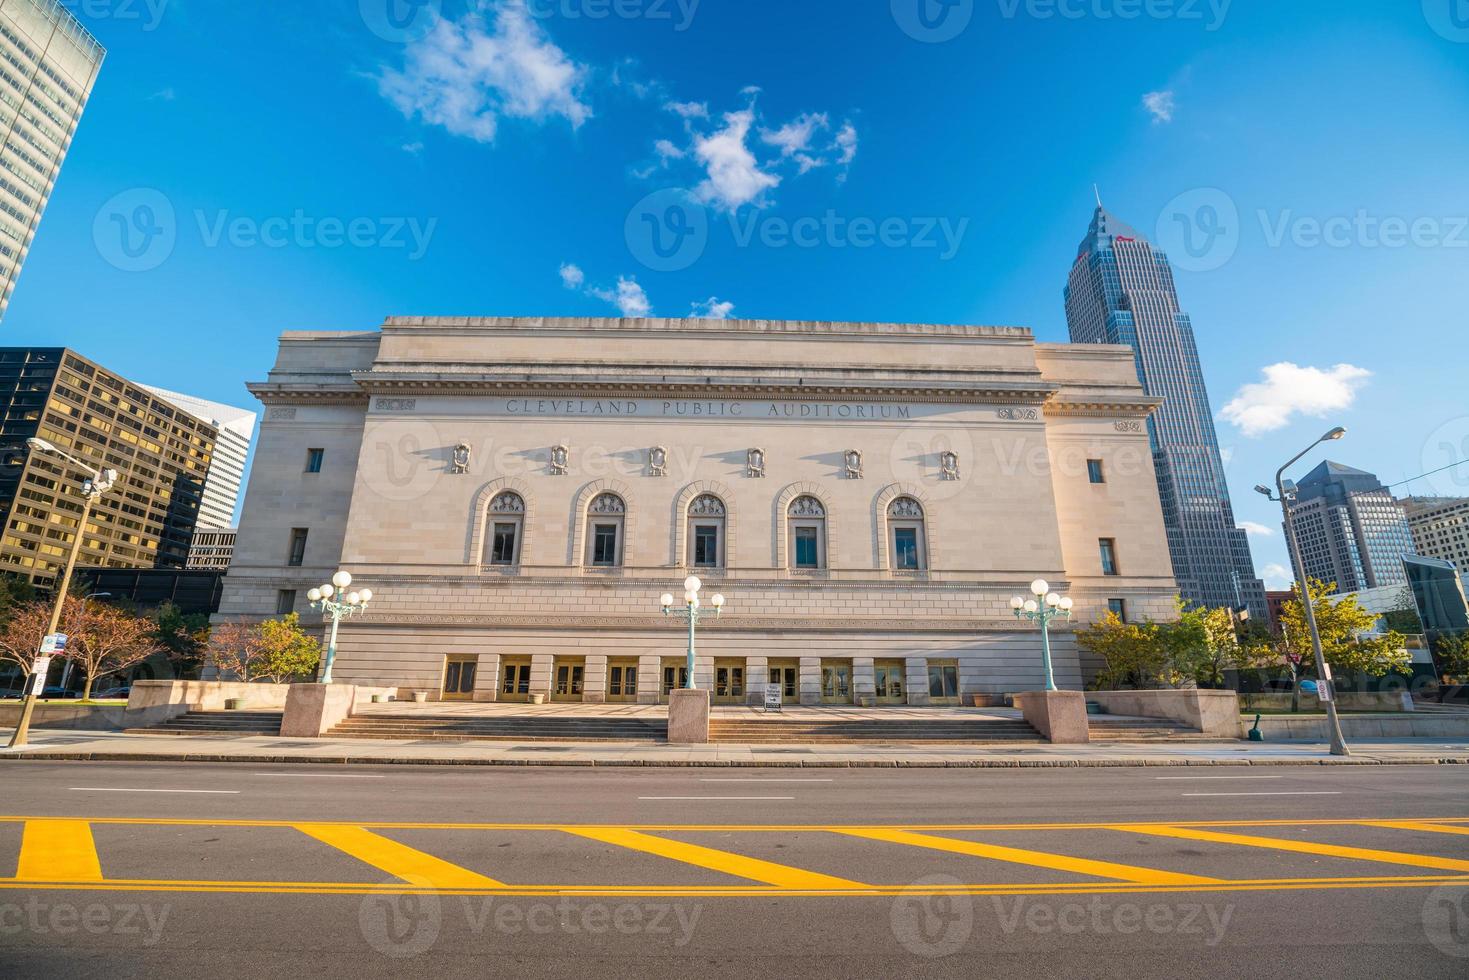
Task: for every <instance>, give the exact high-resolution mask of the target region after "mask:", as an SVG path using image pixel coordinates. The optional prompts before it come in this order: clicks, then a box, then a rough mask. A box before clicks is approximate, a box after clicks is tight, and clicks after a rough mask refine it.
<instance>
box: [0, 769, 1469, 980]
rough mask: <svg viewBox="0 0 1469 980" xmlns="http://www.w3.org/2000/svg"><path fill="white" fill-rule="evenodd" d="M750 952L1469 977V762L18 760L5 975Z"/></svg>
mask: <svg viewBox="0 0 1469 980" xmlns="http://www.w3.org/2000/svg"><path fill="white" fill-rule="evenodd" d="M46 818H53V819H46ZM756 973H780V974H787V975H793V976H822V977H827V976H830V977H861V976H882V977H901V976H928V975H933V976H988V975H995V974H1004V975H1007V976H1018V977H1048V978H1050V977H1055V976H1058V975H1064V976H1068V977H1069V976H1075V977H1098V976H1127V977H1169V978H1173V977H1191V976H1201V977H1202V976H1231V977H1232V976H1240V975H1245V974H1249V975H1257V976H1266V977H1270V976H1281V975H1288V974H1300V975H1305V974H1308V973H1309V974H1310V975H1328V976H1333V977H1372V978H1373V980H1380V978H1381V977H1383V976H1391V977H1395V978H1396V977H1462V976H1465V975H1466V974H1469V767H1458V766H1431V767H1361V768H1325V767H1323V768H1320V769H1314V768H1300V767H1290V768H1282V769H1278V770H1273V771H1272V770H1268V769H1263V770H1262V769H1255V770H1235V769H1220V768H1209V769H1193V770H1189V769H1177V768H1175V769H1156V768H1153V769H1076V770H965V771H943V770H915V771H912V772H903V771H892V770H831V771H827V772H818V771H812V770H789V771H781V770H769V769H762V770H726V769H721V770H709V769H668V770H616V771H604V770H587V769H555V768H538V769H524V770H500V769H495V770H486V769H477V768H476V769H454V768H446V769H430V768H420V767H414V768H396V767H334V766H321V767H317V766H289V767H286V766H235V765H231V766H223V765H202V764H165V765H158V764H136V765H135V764H125V763H108V764H90V763H57V764H48V763H29V762H25V763H7V764H4V765H3V766H0V977H7V978H8V977H17V978H20V977H48V978H49V977H99V978H101V977H106V978H108V980H113V978H128V977H150V978H151V977H190V978H195V977H201V976H203V977H235V976H241V977H243V976H249V977H277V976H279V977H292V978H297V977H304V976H326V977H351V978H354V980H356V978H367V977H378V976H397V977H401V976H424V975H427V976H435V977H458V976H475V977H493V976H516V977H522V976H525V977H543V976H544V977H560V976H588V975H595V976H679V977H688V976H697V977H701V978H702V977H723V976H741V977H745V976H750V975H752V974H756Z"/></svg>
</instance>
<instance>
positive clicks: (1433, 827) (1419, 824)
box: [1367, 820, 1469, 835]
mask: <svg viewBox="0 0 1469 980" xmlns="http://www.w3.org/2000/svg"><path fill="white" fill-rule="evenodd" d="M1367 826H1368V827H1388V828H1390V829H1392V830H1426V831H1428V832H1429V833H1432V834H1466V835H1469V827H1450V826H1448V825H1447V824H1437V823H1424V822H1423V821H1421V820H1373V821H1372V822H1371V823H1369V824H1367Z"/></svg>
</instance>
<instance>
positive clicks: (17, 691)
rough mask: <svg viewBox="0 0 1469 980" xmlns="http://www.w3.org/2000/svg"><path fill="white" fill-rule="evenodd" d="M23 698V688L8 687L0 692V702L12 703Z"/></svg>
mask: <svg viewBox="0 0 1469 980" xmlns="http://www.w3.org/2000/svg"><path fill="white" fill-rule="evenodd" d="M23 697H25V689H24V688H19V687H10V688H6V689H5V690H3V691H0V701H13V700H18V699H20V698H23Z"/></svg>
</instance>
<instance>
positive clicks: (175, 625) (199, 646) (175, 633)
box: [153, 602, 209, 670]
mask: <svg viewBox="0 0 1469 980" xmlns="http://www.w3.org/2000/svg"><path fill="white" fill-rule="evenodd" d="M153 638H154V640H155V641H156V642H157V643H158V646H159V648H160V649H161V650H162V651H163V652H164V653H166V654H167V655H168V658H169V659H170V660H172V661H173V662H174V663H175V664H179V665H182V666H183V668H184V669H188V670H192V669H193V668H195V667H197V666H198V665H199V663H200V662H201V661H202V660H203V659H204V652H205V650H206V649H207V648H208V646H209V617H208V616H204V615H200V614H198V613H192V614H189V613H184V612H182V611H181V610H180V609H179V607H178V606H176V605H174V604H173V603H171V602H165V603H164V604H163V605H161V606H159V607H158V608H157V609H156V610H154V611H153Z"/></svg>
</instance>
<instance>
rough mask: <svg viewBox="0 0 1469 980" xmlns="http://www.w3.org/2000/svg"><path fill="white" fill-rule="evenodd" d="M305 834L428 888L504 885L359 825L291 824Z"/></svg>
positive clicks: (495, 886) (500, 886) (375, 866)
mask: <svg viewBox="0 0 1469 980" xmlns="http://www.w3.org/2000/svg"><path fill="white" fill-rule="evenodd" d="M293 826H294V827H295V828H296V829H297V830H299V831H301V833H303V834H305V835H307V836H308V837H314V838H316V839H317V840H319V841H321V842H322V843H323V844H330V845H331V846H332V847H335V848H336V849H337V850H339V851H341V852H343V853H344V854H350V855H351V856H352V857H354V858H356V859H357V860H359V861H362V862H363V863H365V864H370V865H372V866H373V867H374V868H377V869H378V870H380V871H386V872H387V873H388V874H390V875H393V876H395V877H398V878H401V879H403V880H404V881H409V882H412V883H414V884H418V885H424V886H427V887H430V888H503V887H505V886H504V884H503V883H502V882H498V881H496V880H494V879H493V878H486V877H485V876H484V875H482V874H477V873H475V872H473V871H470V870H469V869H468V868H461V867H460V866H459V865H457V864H450V863H449V862H448V861H445V860H443V859H442V858H436V857H434V856H433V855H432V854H425V853H424V852H423V851H420V850H416V849H414V848H412V847H409V846H408V845H407V844H400V843H398V842H397V841H395V840H389V839H388V838H386V837H383V836H381V835H379V834H374V833H373V832H372V831H370V830H365V829H364V828H362V827H343V826H340V825H336V824H310V823H300V824H294V825H293Z"/></svg>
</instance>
